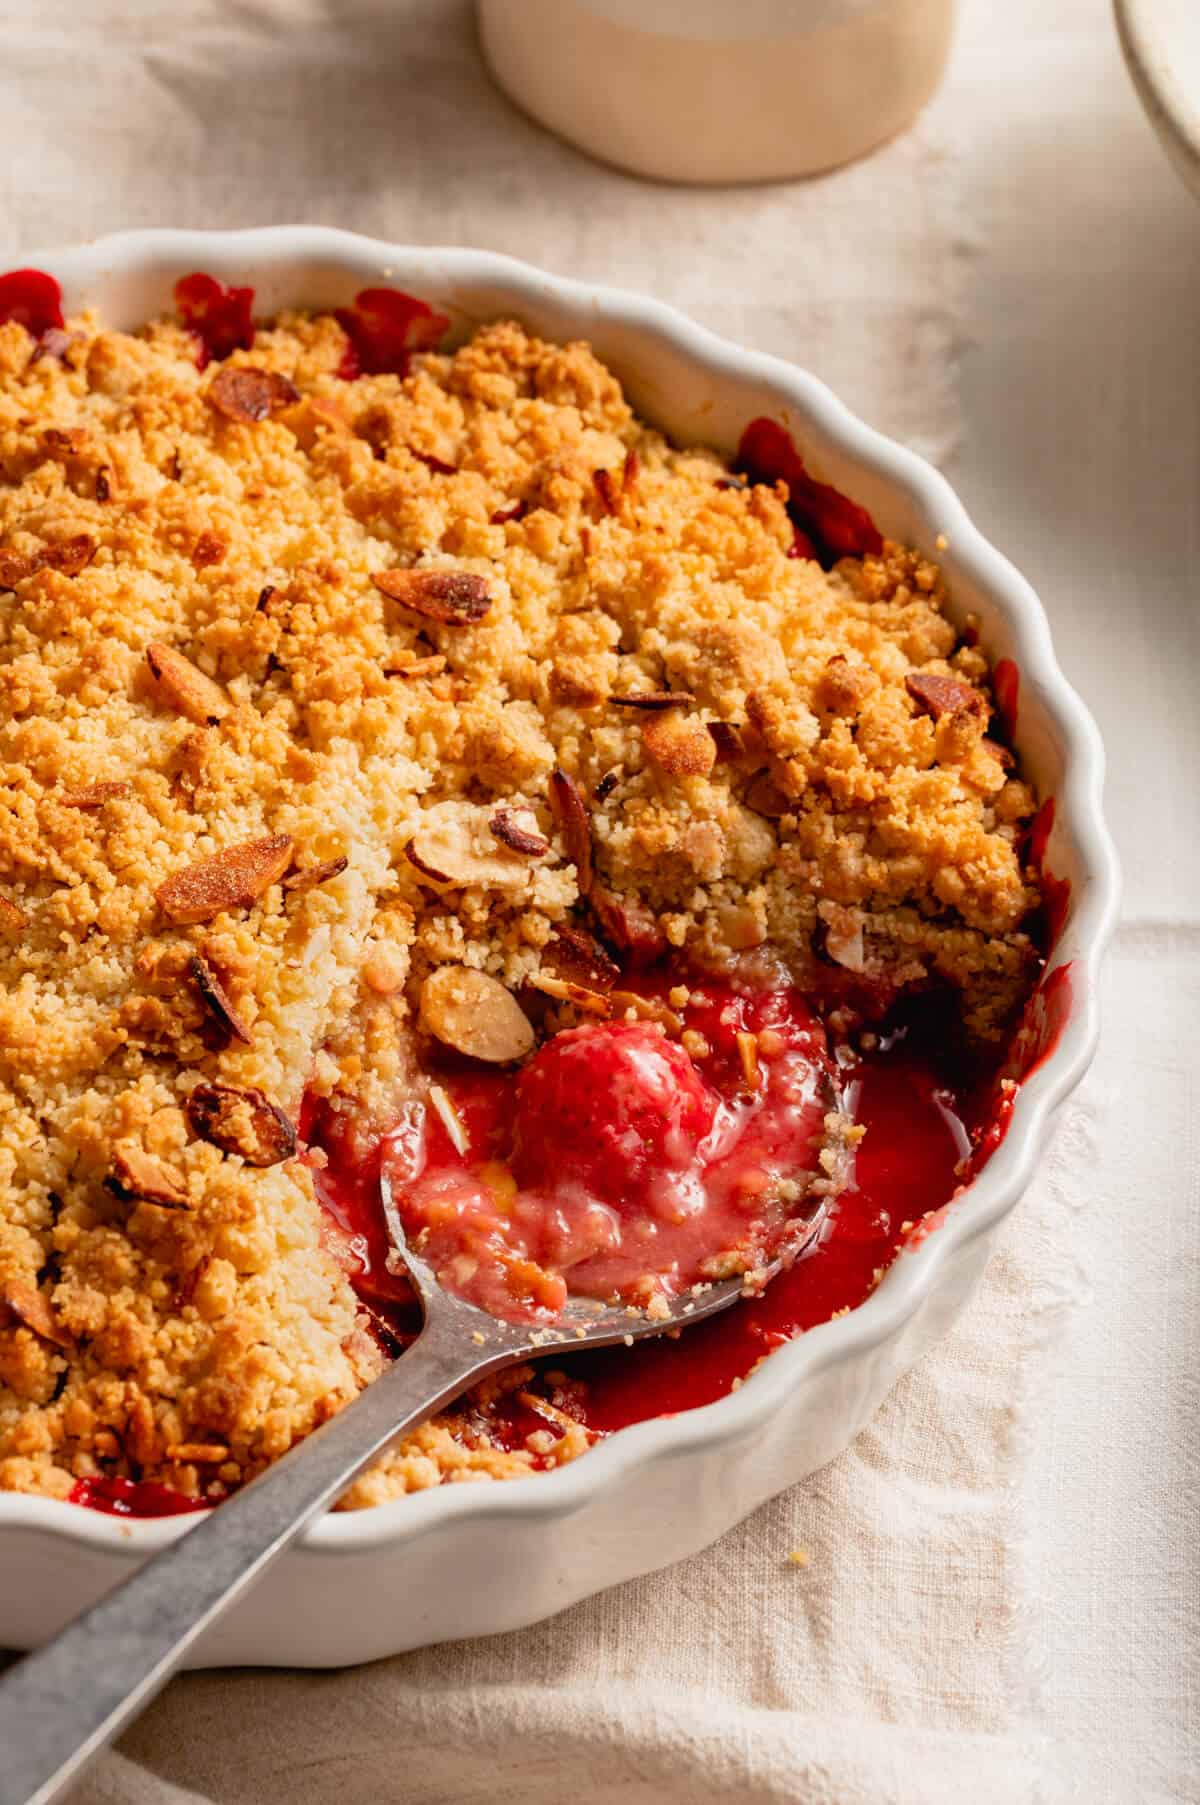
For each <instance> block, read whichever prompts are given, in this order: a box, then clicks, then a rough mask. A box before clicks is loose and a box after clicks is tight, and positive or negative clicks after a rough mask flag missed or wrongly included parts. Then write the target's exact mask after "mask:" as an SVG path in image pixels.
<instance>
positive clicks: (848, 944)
mask: <svg viewBox="0 0 1200 1805" xmlns="http://www.w3.org/2000/svg"><path fill="white" fill-rule="evenodd" d="M819 913H820V915H821V917H822V919H823V920H824V922H825V952H826V954H827V955H828V957H829V958H830V959H832V960H833V962H834V964H835V965H840V966H842V967H844V969H845V970H846V971H857V972H860V971H863V970H865V969H866V948H865V946H864V943H863V918H862V915H861V913H860V912H859V910H857V909H846V908H843V907H842V906H841V905H840V904H839V903H822V904H821V905H820V909H819Z"/></svg>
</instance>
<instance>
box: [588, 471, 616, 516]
mask: <svg viewBox="0 0 1200 1805" xmlns="http://www.w3.org/2000/svg"><path fill="white" fill-rule="evenodd" d="M592 482H593V484H594V485H595V489H596V494H597V495H598V496H599V498H600V506H601V507H602V508H603V509H604V512H605V513H606V514H616V513H618V512H619V511H620V507H621V491H620V488H619V486H618V483H617V478H616V477H615V476H614V475H613V473H612V471H611V470H593V471H592Z"/></svg>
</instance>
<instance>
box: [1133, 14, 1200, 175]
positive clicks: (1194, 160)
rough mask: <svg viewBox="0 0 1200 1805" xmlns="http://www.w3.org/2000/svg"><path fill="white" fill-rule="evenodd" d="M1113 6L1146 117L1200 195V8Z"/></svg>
mask: <svg viewBox="0 0 1200 1805" xmlns="http://www.w3.org/2000/svg"><path fill="white" fill-rule="evenodd" d="M1114 10H1115V12H1116V19H1117V34H1118V36H1119V37H1120V40H1121V49H1122V51H1123V52H1124V55H1125V61H1126V63H1127V65H1128V67H1129V73H1130V75H1131V76H1132V77H1133V85H1134V87H1135V88H1136V89H1137V92H1138V98H1139V99H1140V101H1141V103H1142V105H1143V107H1144V108H1145V109H1146V117H1147V118H1148V119H1149V121H1150V123H1151V125H1152V126H1153V127H1154V129H1155V131H1156V132H1157V133H1158V135H1159V138H1160V139H1161V140H1162V143H1163V146H1164V148H1165V149H1166V152H1167V155H1168V156H1169V157H1170V159H1171V161H1172V163H1174V165H1175V167H1176V169H1177V170H1178V171H1179V173H1180V175H1181V176H1182V177H1183V179H1184V181H1185V182H1186V183H1187V184H1188V187H1189V188H1190V189H1191V190H1192V192H1193V194H1195V195H1197V196H1198V197H1200V7H1198V6H1197V5H1196V0H1115V7H1114Z"/></svg>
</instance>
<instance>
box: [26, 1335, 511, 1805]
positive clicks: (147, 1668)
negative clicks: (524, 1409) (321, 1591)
mask: <svg viewBox="0 0 1200 1805" xmlns="http://www.w3.org/2000/svg"><path fill="white" fill-rule="evenodd" d="M527 1348H528V1343H527V1342H525V1341H523V1340H522V1342H521V1343H520V1345H517V1344H516V1342H515V1338H514V1340H512V1341H509V1343H508V1345H507V1346H505V1347H504V1348H503V1350H502V1351H498V1350H497V1349H496V1346H495V1344H494V1343H493V1344H492V1349H491V1351H490V1352H489V1353H488V1354H487V1355H486V1356H483V1355H482V1350H480V1349H477V1348H475V1347H473V1346H470V1347H469V1348H468V1350H466V1351H464V1346H463V1337H462V1332H461V1329H458V1330H456V1326H455V1323H454V1319H453V1313H452V1312H451V1313H448V1315H447V1316H445V1317H443V1316H441V1315H440V1314H439V1312H438V1310H437V1309H436V1307H435V1308H434V1309H433V1310H432V1311H431V1313H430V1315H429V1317H428V1318H427V1320H426V1326H425V1328H424V1330H423V1331H422V1333H421V1335H420V1336H419V1338H418V1339H417V1341H416V1342H414V1344H413V1345H412V1347H411V1348H409V1350H408V1351H407V1352H406V1353H405V1354H404V1355H403V1356H402V1357H401V1358H400V1359H399V1360H397V1361H396V1362H395V1363H394V1364H393V1365H392V1366H391V1367H390V1368H389V1369H388V1371H387V1372H385V1373H384V1374H383V1375H382V1376H381V1377H380V1378H378V1379H376V1380H375V1381H374V1383H373V1384H371V1385H369V1386H367V1388H366V1389H365V1390H364V1391H363V1392H361V1393H360V1395H359V1396H358V1397H357V1398H356V1399H355V1400H354V1402H353V1403H351V1404H348V1405H347V1406H346V1408H345V1409H344V1410H341V1411H339V1412H338V1414H337V1415H336V1416H334V1417H332V1418H331V1419H330V1421H329V1422H327V1423H325V1424H324V1425H323V1426H322V1427H321V1428H320V1429H318V1430H316V1431H315V1432H314V1433H313V1434H312V1435H310V1436H308V1437H307V1438H306V1439H305V1440H304V1441H302V1442H300V1443H298V1444H297V1445H296V1446H295V1447H294V1448H292V1449H291V1450H290V1452H289V1453H287V1454H285V1455H284V1457H283V1458H282V1460H279V1461H277V1462H276V1463H275V1464H274V1466H271V1467H269V1468H268V1469H267V1471H266V1472H265V1473H263V1474H262V1476H261V1477H260V1478H258V1479H256V1480H255V1481H254V1483H253V1484H252V1485H248V1486H247V1487H246V1488H245V1490H244V1491H240V1492H235V1493H234V1494H233V1496H232V1497H231V1498H228V1499H227V1500H226V1501H225V1502H224V1503H223V1504H222V1505H221V1506H220V1508H219V1509H218V1510H214V1511H213V1512H211V1513H210V1514H209V1515H208V1516H207V1517H204V1518H201V1519H200V1520H199V1521H197V1522H196V1525H195V1527H194V1528H193V1529H190V1530H189V1531H188V1533H187V1534H186V1535H184V1536H181V1537H180V1538H179V1540H178V1541H176V1542H173V1543H172V1544H171V1545H170V1546H169V1547H167V1548H164V1549H163V1550H162V1552H161V1553H160V1554H157V1555H155V1556H153V1558H152V1559H150V1560H148V1561H147V1562H146V1564H145V1565H144V1566H143V1567H141V1568H139V1569H138V1571H137V1572H136V1573H135V1574H134V1575H133V1576H132V1578H130V1579H127V1580H125V1581H124V1583H123V1584H121V1585H119V1586H118V1587H117V1588H116V1589H115V1590H114V1591H112V1592H110V1593H109V1594H108V1595H107V1597H105V1598H102V1599H101V1600H100V1602H99V1603H98V1604H95V1605H93V1606H92V1608H91V1610H89V1611H85V1612H84V1614H83V1615H82V1616H81V1617H78V1618H76V1620H75V1621H74V1623H72V1624H69V1625H68V1627H67V1628H66V1629H65V1630H63V1631H62V1633H61V1634H60V1635H59V1636H57V1637H56V1638H55V1639H54V1640H53V1641H52V1642H49V1643H47V1645H46V1646H45V1647H44V1648H42V1649H40V1650H38V1651H37V1652H36V1653H35V1654H31V1655H27V1656H26V1657H25V1659H24V1660H23V1661H21V1662H19V1663H18V1664H17V1666H15V1667H13V1668H12V1669H11V1670H10V1671H9V1673H8V1674H7V1675H5V1677H4V1678H3V1679H0V1748H2V1749H3V1750H4V1759H3V1761H2V1762H0V1805H50V1801H52V1800H55V1799H58V1798H60V1797H61V1796H62V1794H63V1792H64V1790H65V1789H66V1788H67V1787H68V1786H69V1785H70V1784H71V1783H72V1781H74V1780H75V1779H77V1778H78V1776H79V1774H80V1772H81V1771H82V1769H83V1767H84V1766H85V1764H86V1763H87V1762H88V1761H89V1760H90V1759H91V1758H92V1756H93V1755H95V1754H97V1753H98V1752H99V1751H100V1750H101V1749H102V1748H103V1747H105V1745H106V1744H108V1743H109V1742H111V1741H112V1739H113V1738H114V1737H115V1736H117V1735H118V1734H119V1733H120V1731H121V1730H122V1729H123V1728H124V1726H125V1725H126V1724H127V1723H128V1722H129V1721H130V1719H131V1718H133V1717H135V1716H136V1715H137V1714H138V1712H139V1711H141V1710H143V1709H144V1708H145V1706H146V1705H147V1704H149V1702H150V1700H151V1699H152V1698H153V1697H154V1696H155V1694H156V1693H158V1692H159V1691H160V1690H161V1688H162V1687H163V1686H164V1685H165V1684H166V1682H167V1680H168V1679H169V1678H170V1676H171V1674H172V1673H174V1671H175V1669H176V1668H177V1667H178V1666H179V1665H180V1663H181V1661H182V1660H183V1659H184V1656H185V1655H186V1654H187V1652H188V1650H189V1649H190V1648H191V1647H192V1646H193V1644H194V1643H195V1642H197V1641H198V1640H199V1638H200V1636H201V1635H202V1634H203V1633H204V1631H205V1630H206V1629H207V1628H208V1626H209V1624H210V1623H211V1622H212V1621H213V1619H214V1618H215V1617H217V1616H218V1615H219V1614H220V1613H221V1612H222V1611H223V1610H225V1609H226V1607H227V1606H228V1605H230V1604H232V1603H233V1601H234V1600H235V1599H237V1598H239V1597H240V1596H241V1595H242V1593H243V1592H245V1591H247V1590H248V1589H249V1587H250V1586H252V1585H253V1584H254V1582H255V1580H257V1579H258V1577H259V1576H260V1574H262V1573H263V1572H264V1571H265V1569H266V1568H267V1567H268V1566H269V1565H270V1563H271V1562H272V1561H273V1560H274V1559H275V1557H276V1555H278V1554H281V1553H282V1552H283V1550H284V1549H285V1548H286V1547H287V1545H288V1543H289V1542H291V1541H292V1540H293V1538H294V1537H295V1536H297V1535H298V1534H299V1533H300V1531H301V1530H302V1529H303V1528H304V1527H305V1525H306V1524H307V1523H308V1522H310V1521H311V1519H312V1518H313V1517H315V1516H316V1514H317V1513H318V1511H320V1510H321V1509H323V1508H324V1506H326V1505H328V1504H330V1503H332V1501H333V1500H334V1499H335V1498H336V1497H337V1496H338V1494H339V1493H340V1492H341V1491H342V1490H344V1488H345V1487H346V1486H347V1485H348V1484H349V1483H350V1481H351V1480H352V1479H354V1478H355V1476H356V1475H357V1474H358V1473H360V1472H361V1471H362V1469H363V1468H364V1467H365V1466H366V1465H367V1464H368V1463H369V1462H370V1461H371V1460H372V1459H373V1458H374V1456H375V1455H376V1454H378V1453H379V1452H380V1450H381V1449H383V1448H385V1447H386V1446H387V1445H388V1443H389V1442H393V1441H395V1440H397V1439H398V1438H399V1437H400V1436H401V1435H403V1434H404V1432H405V1430H407V1429H411V1428H413V1427H414V1426H415V1425H417V1424H419V1423H421V1422H423V1421H424V1420H425V1419H426V1418H427V1417H429V1416H430V1415H432V1413H433V1412H434V1411H435V1410H436V1409H437V1408H438V1407H439V1405H441V1404H444V1403H447V1402H448V1401H449V1400H450V1399H451V1398H454V1397H456V1396H457V1395H458V1393H459V1392H461V1391H462V1390H464V1389H465V1387H466V1386H467V1385H469V1384H471V1383H472V1382H473V1381H475V1380H476V1379H479V1378H482V1377H483V1376H484V1375H485V1374H486V1373H489V1372H495V1371H497V1370H498V1369H499V1368H501V1367H503V1366H507V1365H509V1364H510V1363H511V1362H512V1361H513V1360H516V1359H519V1358H520V1357H521V1355H522V1354H523V1353H524V1352H526V1351H527Z"/></svg>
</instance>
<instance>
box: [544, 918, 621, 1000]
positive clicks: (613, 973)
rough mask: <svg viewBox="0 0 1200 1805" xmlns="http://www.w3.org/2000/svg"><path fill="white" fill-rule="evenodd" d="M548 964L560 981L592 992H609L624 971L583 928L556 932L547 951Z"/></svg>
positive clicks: (545, 955)
mask: <svg viewBox="0 0 1200 1805" xmlns="http://www.w3.org/2000/svg"><path fill="white" fill-rule="evenodd" d="M542 959H543V961H544V962H545V963H547V964H549V965H550V966H552V967H553V969H554V971H555V972H557V973H558V975H559V976H560V977H566V978H569V979H570V980H571V981H572V982H573V983H576V984H582V985H585V986H586V987H587V988H588V989H589V990H608V989H609V988H610V987H611V986H612V985H613V984H615V983H616V981H617V979H618V978H619V977H620V975H621V967H620V966H619V965H618V964H617V962H616V960H615V959H611V958H610V957H609V955H608V954H607V953H606V952H605V950H604V948H603V947H602V946H601V944H600V942H599V941H598V940H595V939H593V937H592V936H591V934H585V933H584V932H583V930H582V929H581V928H574V927H567V926H565V925H564V926H563V927H560V928H555V930H554V934H553V936H552V937H551V939H550V942H549V944H548V945H547V947H546V949H545V951H544V952H543V954H542Z"/></svg>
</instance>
